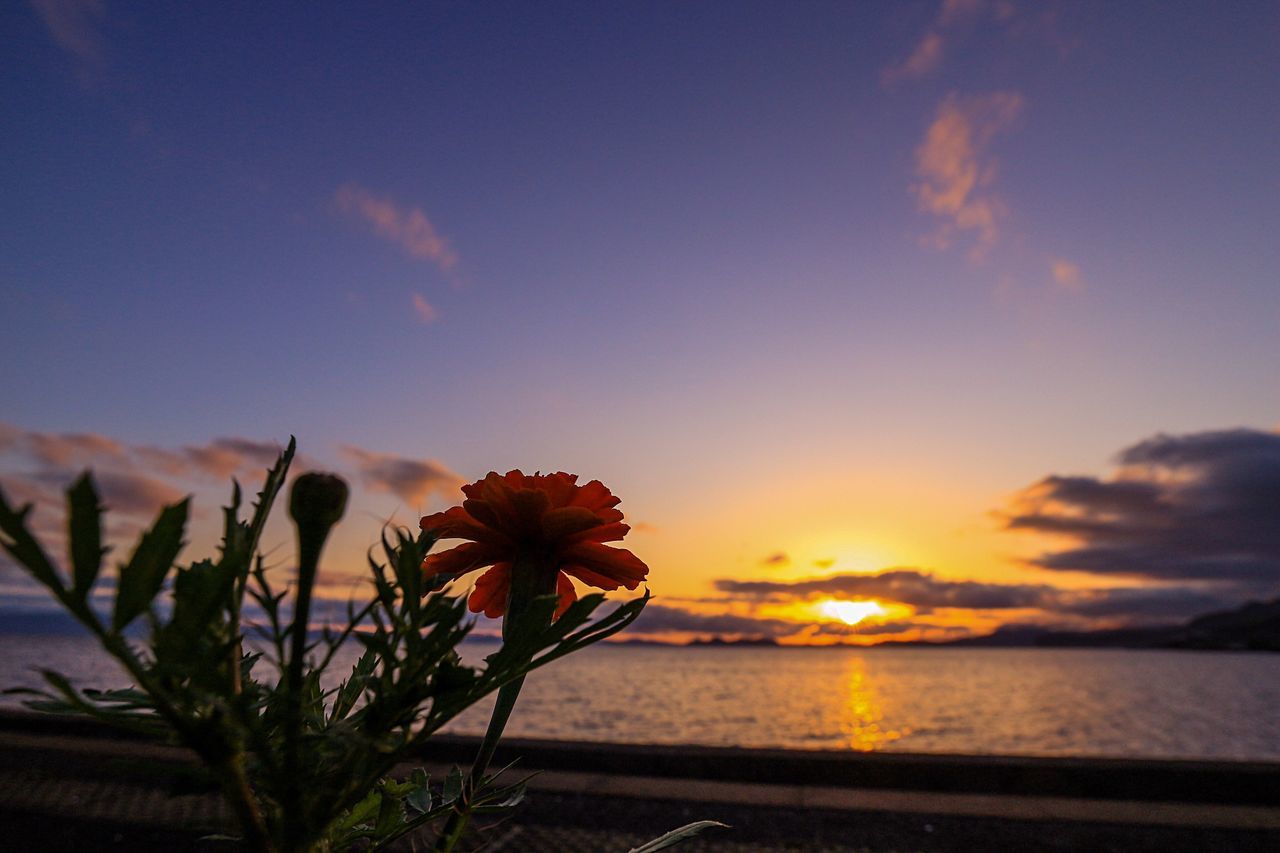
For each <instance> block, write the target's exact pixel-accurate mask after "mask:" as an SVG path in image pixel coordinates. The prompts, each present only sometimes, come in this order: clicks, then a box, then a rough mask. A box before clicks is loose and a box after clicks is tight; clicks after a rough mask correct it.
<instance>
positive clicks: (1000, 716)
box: [0, 636, 1280, 761]
mask: <svg viewBox="0 0 1280 853" xmlns="http://www.w3.org/2000/svg"><path fill="white" fill-rule="evenodd" d="M494 648H495V646H493V645H490V644H485V643H468V644H466V646H465V647H464V657H466V658H468V659H469V661H470V662H473V663H475V662H479V661H480V660H481V659H482V658H483V656H484V655H485V654H488V653H490V652H492V651H493V649H494ZM355 654H356V650H355V649H352V653H351V657H350V658H349V659H348V660H350V659H353V658H354V655H355ZM37 666H39V667H48V668H52V669H55V670H58V671H60V672H62V673H64V674H65V675H68V676H69V677H71V679H72V680H73V682H75V683H77V684H79V685H82V686H94V687H119V686H123V685H124V684H125V683H127V682H126V681H125V680H124V679H123V677H122V676H119V675H116V674H115V671H114V669H113V666H114V664H113V663H112V662H111V661H110V660H107V659H105V658H104V656H103V655H102V654H101V653H100V652H98V651H97V649H96V647H94V646H93V644H92V643H91V642H90V641H89V640H87V639H84V638H79V637H38V638H28V637H21V636H0V685H2V686H5V687H10V686H33V685H37V684H38V683H39V682H40V679H39V676H38V675H37V674H36V673H35V672H34V671H33V667H37ZM336 674H337V675H338V676H339V677H340V674H341V670H340V671H339V673H336ZM4 699H5V701H4V704H5V705H8V706H13V705H15V704H16V701H15V699H14V697H4ZM487 714H488V708H487V706H477V707H476V708H473V709H472V710H471V711H469V712H467V713H466V714H465V715H463V716H462V717H460V718H459V719H457V720H456V721H454V723H453V724H452V725H451V727H450V729H449V730H450V731H454V732H457V733H463V734H481V733H482V732H483V730H484V726H485V723H486V721H487V718H488V717H487ZM507 731H508V734H509V735H511V736H513V737H527V738H549V739H567V740H588V741H608V742H615V743H661V744H704V745H712V746H747V747H783V748H788V749H850V750H893V751H902V752H932V753H989V754H996V753H1002V754H1018V755H1072V756H1138V757H1165V758H1172V757H1178V758H1226V759H1241V760H1268V761H1280V655H1267V654H1259V653H1229V652H1181V651H1177V652H1175V651H1134V650H1123V649H930V648H884V649H874V648H872V649H817V648H808V649H803V648H802V649H770V648H765V649H760V648H664V647H647V646H625V645H622V646H614V645H602V646H595V647H592V648H590V649H587V650H585V651H583V652H580V653H578V654H575V655H571V656H569V657H567V658H564V659H562V660H559V661H556V662H555V663H553V664H550V665H548V666H547V667H545V668H543V669H540V670H538V671H536V672H534V673H533V674H532V675H531V676H530V677H529V679H528V680H527V682H526V685H525V688H524V691H523V693H522V694H521V696H520V701H519V704H518V705H517V707H516V711H515V714H514V715H513V717H512V720H511V723H510V725H509V727H508V729H507Z"/></svg>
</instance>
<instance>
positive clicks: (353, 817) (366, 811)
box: [338, 789, 382, 829]
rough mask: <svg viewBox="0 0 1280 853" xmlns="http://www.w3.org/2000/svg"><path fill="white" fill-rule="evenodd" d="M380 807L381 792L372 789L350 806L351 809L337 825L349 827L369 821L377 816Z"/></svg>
mask: <svg viewBox="0 0 1280 853" xmlns="http://www.w3.org/2000/svg"><path fill="white" fill-rule="evenodd" d="M381 807H382V792H381V791H379V790H377V789H374V790H372V791H370V792H369V793H368V794H366V795H365V798H364V799H363V800H361V801H360V802H358V803H356V804H355V805H354V806H352V807H351V811H350V812H348V813H347V816H346V817H345V818H343V819H342V822H341V823H340V824H339V825H338V826H339V828H340V829H351V828H352V827H354V826H360V825H361V824H364V823H369V822H370V821H372V820H373V819H374V817H376V816H377V814H378V811H379V810H380V809H381Z"/></svg>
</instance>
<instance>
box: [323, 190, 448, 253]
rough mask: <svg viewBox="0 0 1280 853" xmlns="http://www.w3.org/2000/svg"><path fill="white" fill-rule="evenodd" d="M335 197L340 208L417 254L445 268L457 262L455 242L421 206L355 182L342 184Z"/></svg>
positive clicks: (376, 232)
mask: <svg viewBox="0 0 1280 853" xmlns="http://www.w3.org/2000/svg"><path fill="white" fill-rule="evenodd" d="M333 201H334V205H335V206H336V207H337V209H338V210H339V211H341V212H343V213H346V214H348V215H351V216H355V217H358V218H360V219H362V220H364V221H365V222H366V223H367V224H368V225H369V226H370V227H372V228H373V231H374V233H375V234H377V235H378V236H380V237H383V238H384V239H387V240H390V241H391V242H393V243H396V244H397V245H399V246H400V248H401V249H403V250H404V251H405V252H407V253H408V254H409V255H411V256H413V257H415V258H420V259H422V260H425V261H430V262H432V263H434V264H435V265H436V266H437V267H439V268H440V269H441V270H444V271H446V272H448V271H449V270H451V269H453V267H454V266H455V265H456V264H457V263H458V255H457V253H456V252H455V251H454V249H453V246H451V245H450V243H449V241H448V239H447V238H445V237H443V236H441V234H440V232H438V231H437V230H436V227H435V225H433V224H432V223H431V220H430V219H428V218H427V215H426V214H425V213H423V212H422V210H420V209H419V208H416V207H403V206H401V205H399V204H397V203H396V202H395V201H393V200H392V199H391V198H389V197H387V196H378V195H375V194H374V193H372V192H370V191H369V190H367V189H365V188H364V187H362V186H360V185H359V184H357V183H354V182H351V183H346V184H343V185H342V186H341V187H339V188H338V191H337V192H336V193H335V194H334V197H333Z"/></svg>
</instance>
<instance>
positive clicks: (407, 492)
mask: <svg viewBox="0 0 1280 853" xmlns="http://www.w3.org/2000/svg"><path fill="white" fill-rule="evenodd" d="M342 452H343V453H345V454H347V455H348V456H349V457H351V458H352V459H353V460H355V462H356V465H357V467H358V468H359V471H360V479H361V481H362V482H363V483H364V484H365V486H367V487H368V488H369V489H370V490H371V491H375V492H389V493H390V494H393V495H396V496H397V497H399V498H400V499H401V500H403V501H404V502H405V503H406V504H409V505H410V506H413V507H420V506H421V505H422V504H423V503H424V502H425V501H426V499H427V496H428V495H430V494H432V493H435V494H437V495H439V496H441V497H444V498H452V497H454V496H455V495H456V494H457V491H458V488H459V487H460V486H461V485H462V484H463V483H465V482H466V481H465V480H463V479H462V477H460V476H458V475H457V474H455V473H454V472H453V471H450V470H449V469H448V468H447V467H445V465H444V464H442V463H440V462H437V461H435V460H432V459H427V460H419V459H407V458H405V457H401V456H392V455H390V454H385V453H372V452H370V451H368V450H362V449H361V448H359V447H352V446H350V445H346V446H344V447H343V448H342Z"/></svg>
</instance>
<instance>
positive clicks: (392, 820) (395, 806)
mask: <svg viewBox="0 0 1280 853" xmlns="http://www.w3.org/2000/svg"><path fill="white" fill-rule="evenodd" d="M402 823H404V807H403V806H401V805H400V801H399V800H397V799H396V798H395V797H391V796H387V795H386V794H383V797H382V807H381V808H379V809H378V822H377V823H376V824H374V827H373V834H374V835H375V836H378V837H381V836H384V835H388V834H390V833H391V832H392V831H393V830H395V829H397V828H399V826H400V825H401V824H402Z"/></svg>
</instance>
